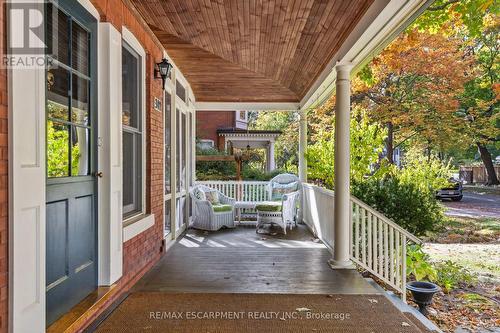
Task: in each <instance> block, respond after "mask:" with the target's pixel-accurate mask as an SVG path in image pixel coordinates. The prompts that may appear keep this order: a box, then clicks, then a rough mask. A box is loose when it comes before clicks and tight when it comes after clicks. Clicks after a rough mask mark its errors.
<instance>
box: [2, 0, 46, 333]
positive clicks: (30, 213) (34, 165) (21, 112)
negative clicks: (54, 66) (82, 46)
mask: <svg viewBox="0 0 500 333" xmlns="http://www.w3.org/2000/svg"><path fill="white" fill-rule="evenodd" d="M36 2H37V3H38V5H39V6H40V10H43V5H44V4H43V0H37V1H36ZM7 22H8V24H9V27H8V32H9V36H10V34H13V33H15V32H19V31H22V29H23V26H20V22H16V21H15V20H11V19H10V18H7ZM9 39H10V38H9ZM41 46H42V45H41ZM39 56H44V54H43V53H41V54H39ZM8 94H9V331H10V332H16V333H17V332H44V331H45V213H46V212H45V176H46V174H45V69H44V68H37V69H18V68H15V69H11V70H9V71H8Z"/></svg>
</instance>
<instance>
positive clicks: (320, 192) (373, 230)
mask: <svg viewBox="0 0 500 333" xmlns="http://www.w3.org/2000/svg"><path fill="white" fill-rule="evenodd" d="M303 189H304V191H303V193H304V199H303V203H304V206H303V207H304V210H303V212H304V213H303V219H304V222H305V223H306V224H307V225H308V226H309V227H310V228H311V229H312V230H313V231H314V232H315V233H316V235H317V237H318V238H319V239H321V240H322V241H323V243H325V244H326V245H327V246H328V247H330V248H331V249H333V240H334V237H333V235H334V231H333V226H334V222H335V221H334V209H335V208H334V192H333V191H331V190H327V189H325V188H322V187H319V186H316V185H311V184H303ZM350 223H351V228H350V230H351V237H350V241H351V247H350V250H351V260H352V261H353V262H355V263H356V264H357V265H359V266H360V267H362V268H363V269H366V270H367V271H369V272H370V273H371V274H373V275H375V276H376V277H377V278H379V279H380V280H382V281H383V282H384V283H386V284H388V285H389V286H391V287H392V288H394V289H395V290H396V291H398V292H400V293H401V297H402V299H403V300H406V246H407V245H408V244H409V243H416V244H419V243H421V241H420V240H419V239H418V238H417V237H415V236H414V235H412V234H411V233H409V232H408V231H406V230H404V229H403V228H401V227H400V226H399V225H397V224H396V223H395V222H393V221H391V220H390V219H389V218H387V217H386V216H384V215H383V214H381V213H380V212H378V211H376V210H375V209H373V208H372V207H370V206H368V205H367V204H365V203H364V202H362V201H361V200H359V199H357V198H355V197H353V196H351V214H350Z"/></svg>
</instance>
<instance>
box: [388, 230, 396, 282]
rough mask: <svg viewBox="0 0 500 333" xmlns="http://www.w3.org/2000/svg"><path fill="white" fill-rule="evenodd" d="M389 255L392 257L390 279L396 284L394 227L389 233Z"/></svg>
mask: <svg viewBox="0 0 500 333" xmlns="http://www.w3.org/2000/svg"><path fill="white" fill-rule="evenodd" d="M389 253H390V255H389V257H390V260H389V261H390V263H391V266H390V274H389V275H390V276H389V281H391V283H392V284H394V271H395V270H394V229H393V228H391V232H390V234H389Z"/></svg>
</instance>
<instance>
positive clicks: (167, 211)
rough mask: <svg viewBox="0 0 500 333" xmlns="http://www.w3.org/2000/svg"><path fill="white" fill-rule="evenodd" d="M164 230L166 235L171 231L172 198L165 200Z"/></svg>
mask: <svg viewBox="0 0 500 333" xmlns="http://www.w3.org/2000/svg"><path fill="white" fill-rule="evenodd" d="M163 230H164V235H168V234H169V233H170V200H167V201H165V227H164V229H163Z"/></svg>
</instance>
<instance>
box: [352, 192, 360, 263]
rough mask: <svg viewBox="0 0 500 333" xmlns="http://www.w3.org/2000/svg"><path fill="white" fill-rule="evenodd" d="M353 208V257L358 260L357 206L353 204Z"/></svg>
mask: <svg viewBox="0 0 500 333" xmlns="http://www.w3.org/2000/svg"><path fill="white" fill-rule="evenodd" d="M351 204H353V203H352V201H351ZM354 205H355V206H354V207H355V212H354V216H355V220H354V221H355V226H354V257H355V258H359V205H358V204H356V203H354Z"/></svg>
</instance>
